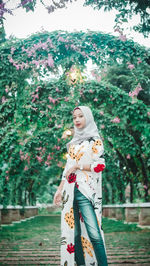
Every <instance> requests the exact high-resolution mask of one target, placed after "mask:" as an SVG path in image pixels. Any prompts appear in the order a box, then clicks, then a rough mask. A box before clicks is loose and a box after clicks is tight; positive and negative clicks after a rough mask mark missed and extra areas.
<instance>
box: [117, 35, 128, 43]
mask: <svg viewBox="0 0 150 266" xmlns="http://www.w3.org/2000/svg"><path fill="white" fill-rule="evenodd" d="M119 39H120V40H121V41H123V42H125V41H126V40H127V37H126V35H123V34H121V35H120V36H119Z"/></svg>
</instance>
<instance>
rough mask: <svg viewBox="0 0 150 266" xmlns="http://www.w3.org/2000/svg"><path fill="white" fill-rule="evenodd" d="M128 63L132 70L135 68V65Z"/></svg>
mask: <svg viewBox="0 0 150 266" xmlns="http://www.w3.org/2000/svg"><path fill="white" fill-rule="evenodd" d="M127 65H128V68H129V69H130V70H132V69H134V68H135V65H133V64H131V63H130V62H127Z"/></svg>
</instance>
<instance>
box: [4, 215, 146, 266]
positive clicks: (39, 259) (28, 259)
mask: <svg viewBox="0 0 150 266" xmlns="http://www.w3.org/2000/svg"><path fill="white" fill-rule="evenodd" d="M43 219H44V218H43ZM25 223H26V222H24V224H25ZM58 225H59V220H58V224H57V222H56V224H54V223H53V224H51V225H50V227H53V228H52V230H51V231H50V230H49V231H47V229H45V227H43V231H42V233H39V234H35V235H33V236H32V237H31V238H30V239H29V238H27V239H21V236H22V235H21V231H22V230H23V228H22V227H21V226H20V228H19V230H18V231H17V230H16V234H20V239H19V235H18V236H17V240H16V239H15V231H14V234H13V235H11V237H12V239H9V240H8V239H3V240H2V239H0V265H9V266H12V265H24V266H25V265H30V266H31V265H36V266H37V265H51V266H52V265H58V266H60V246H59V239H60V228H59V226H58ZM37 226H38V225H37ZM45 226H46V224H45ZM9 228H10V227H9ZM32 230H33V231H34V230H36V226H35V228H33V229H32ZM105 242H106V248H107V256H108V263H109V265H118V266H119V265H126V266H130V265H138V266H148V265H149V266H150V230H141V231H137V232H112V233H105ZM69 266H73V265H69ZM87 266H90V265H87Z"/></svg>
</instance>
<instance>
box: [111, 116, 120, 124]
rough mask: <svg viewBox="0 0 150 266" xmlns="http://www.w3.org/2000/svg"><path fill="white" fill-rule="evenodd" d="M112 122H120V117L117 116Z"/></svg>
mask: <svg viewBox="0 0 150 266" xmlns="http://www.w3.org/2000/svg"><path fill="white" fill-rule="evenodd" d="M111 122H112V123H120V118H119V117H118V116H116V117H115V118H114V119H112V120H111Z"/></svg>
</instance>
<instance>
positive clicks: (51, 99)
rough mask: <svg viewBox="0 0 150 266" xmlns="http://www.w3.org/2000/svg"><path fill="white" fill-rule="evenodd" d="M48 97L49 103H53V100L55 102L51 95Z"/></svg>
mask: <svg viewBox="0 0 150 266" xmlns="http://www.w3.org/2000/svg"><path fill="white" fill-rule="evenodd" d="M48 99H49V101H50V103H53V104H55V102H56V100H55V99H53V98H52V97H50V96H49V97H48Z"/></svg>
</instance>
